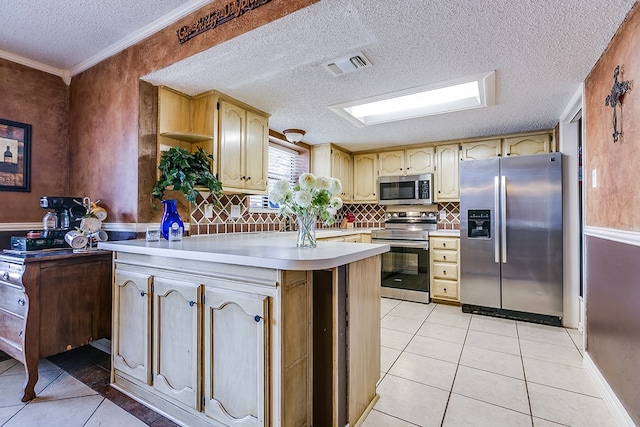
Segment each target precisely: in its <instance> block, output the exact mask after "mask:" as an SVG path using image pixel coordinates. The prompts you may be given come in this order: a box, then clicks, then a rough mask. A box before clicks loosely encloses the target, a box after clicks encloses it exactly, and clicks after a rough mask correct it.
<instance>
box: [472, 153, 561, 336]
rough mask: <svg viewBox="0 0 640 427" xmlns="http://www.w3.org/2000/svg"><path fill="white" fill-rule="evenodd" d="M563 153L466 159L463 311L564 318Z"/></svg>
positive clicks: (551, 319)
mask: <svg viewBox="0 0 640 427" xmlns="http://www.w3.org/2000/svg"><path fill="white" fill-rule="evenodd" d="M562 288H563V281H562V156H561V154H560V153H551V154H536V155H531V156H514V157H504V158H496V159H487V160H471V161H463V162H461V163H460V301H461V303H462V308H463V311H467V312H480V313H482V312H486V313H487V314H496V315H501V316H507V317H515V318H528V319H529V320H534V321H540V322H544V323H554V324H559V323H560V322H561V320H562V290H563V289H562Z"/></svg>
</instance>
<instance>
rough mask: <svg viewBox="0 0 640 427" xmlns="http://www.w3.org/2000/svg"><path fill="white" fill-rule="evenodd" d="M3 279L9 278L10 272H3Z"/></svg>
mask: <svg viewBox="0 0 640 427" xmlns="http://www.w3.org/2000/svg"><path fill="white" fill-rule="evenodd" d="M2 280H9V272H8V271H5V272H4V273H2Z"/></svg>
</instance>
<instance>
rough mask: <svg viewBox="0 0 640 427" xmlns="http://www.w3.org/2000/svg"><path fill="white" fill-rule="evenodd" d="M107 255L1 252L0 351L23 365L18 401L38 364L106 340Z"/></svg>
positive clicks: (31, 392)
mask: <svg viewBox="0 0 640 427" xmlns="http://www.w3.org/2000/svg"><path fill="white" fill-rule="evenodd" d="M111 258H112V255H111V252H109V251H91V252H83V253H73V251H71V250H60V251H46V252H35V251H34V252H29V253H27V254H13V253H6V252H3V253H0V350H2V351H4V352H5V353H7V354H8V355H10V356H11V357H13V358H15V359H16V360H19V361H20V362H22V363H23V364H24V366H25V373H26V379H25V384H24V393H23V396H22V401H23V402H27V401H29V400H31V399H33V398H34V397H35V396H36V394H35V385H36V382H37V381H38V361H39V359H41V358H43V357H48V356H52V355H54V354H58V353H61V352H63V351H66V350H71V349H72V348H75V347H79V346H82V345H85V344H88V343H90V342H92V341H95V340H98V339H100V338H109V337H110V336H111Z"/></svg>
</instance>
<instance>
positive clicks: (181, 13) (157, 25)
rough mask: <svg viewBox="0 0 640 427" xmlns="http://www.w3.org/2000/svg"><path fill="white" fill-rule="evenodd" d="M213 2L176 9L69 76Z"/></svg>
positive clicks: (194, 2)
mask: <svg viewBox="0 0 640 427" xmlns="http://www.w3.org/2000/svg"><path fill="white" fill-rule="evenodd" d="M211 2H212V0H192V1H190V2H187V3H186V4H185V5H183V6H181V7H179V8H177V9H174V10H173V11H171V12H170V13H167V14H166V15H164V16H162V17H161V18H160V19H157V20H156V21H154V22H152V23H150V24H148V25H146V26H144V27H142V28H141V29H139V30H138V31H136V32H134V33H131V34H130V35H129V36H127V37H125V38H122V39H120V40H118V41H117V42H116V43H114V44H112V45H111V46H109V47H108V48H106V49H104V50H102V51H101V52H98V53H97V54H96V55H94V56H92V57H91V58H89V59H86V60H84V61H82V62H80V63H79V64H77V65H75V66H74V67H72V68H70V69H69V74H70V76H71V77H73V76H75V75H77V74H80V73H81V72H83V71H85V70H88V69H89V68H91V67H93V66H94V65H96V64H98V63H100V62H102V61H104V60H105V59H107V58H109V57H111V56H113V55H115V54H117V53H119V52H122V51H123V50H125V49H126V48H128V47H130V46H133V45H134V44H136V43H138V42H140V41H142V40H144V39H146V38H147V37H149V36H150V35H152V34H155V33H157V32H158V31H160V30H162V29H163V28H165V27H168V26H169V25H171V24H173V23H174V22H176V21H177V20H179V19H181V18H184V17H185V16H187V15H189V14H190V13H192V12H195V11H196V10H198V9H200V8H201V7H203V6H205V5H207V4H209V3H211Z"/></svg>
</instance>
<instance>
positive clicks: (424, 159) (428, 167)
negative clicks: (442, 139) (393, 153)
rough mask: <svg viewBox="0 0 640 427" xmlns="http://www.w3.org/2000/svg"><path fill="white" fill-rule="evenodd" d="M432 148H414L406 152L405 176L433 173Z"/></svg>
mask: <svg viewBox="0 0 640 427" xmlns="http://www.w3.org/2000/svg"><path fill="white" fill-rule="evenodd" d="M433 152H434V149H433V147H424V148H414V149H410V150H407V151H406V171H407V175H420V174H423V173H433V171H434V170H435V164H434V158H433Z"/></svg>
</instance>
